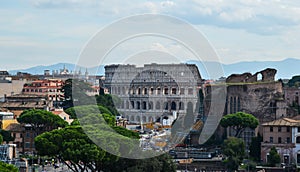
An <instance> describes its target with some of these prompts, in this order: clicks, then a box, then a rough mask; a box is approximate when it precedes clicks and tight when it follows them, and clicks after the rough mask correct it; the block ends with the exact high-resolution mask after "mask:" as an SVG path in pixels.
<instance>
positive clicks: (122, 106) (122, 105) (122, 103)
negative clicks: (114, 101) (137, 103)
mask: <svg viewBox="0 0 300 172" xmlns="http://www.w3.org/2000/svg"><path fill="white" fill-rule="evenodd" d="M124 104H125V103H124V101H121V108H122V109H124V107H125V105H124Z"/></svg>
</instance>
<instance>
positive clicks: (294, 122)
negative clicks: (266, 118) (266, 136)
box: [262, 118, 300, 126]
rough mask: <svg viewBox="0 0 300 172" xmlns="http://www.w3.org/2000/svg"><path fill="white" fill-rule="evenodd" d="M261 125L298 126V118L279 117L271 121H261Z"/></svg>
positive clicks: (299, 124) (299, 123) (299, 121)
mask: <svg viewBox="0 0 300 172" xmlns="http://www.w3.org/2000/svg"><path fill="white" fill-rule="evenodd" d="M262 126H300V120H295V119H290V118H281V119H277V120H274V121H271V122H266V123H263V124H262Z"/></svg>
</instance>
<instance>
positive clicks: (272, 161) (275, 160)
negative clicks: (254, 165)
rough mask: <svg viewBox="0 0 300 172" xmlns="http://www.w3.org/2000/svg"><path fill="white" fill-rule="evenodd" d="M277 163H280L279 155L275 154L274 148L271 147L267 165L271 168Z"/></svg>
mask: <svg viewBox="0 0 300 172" xmlns="http://www.w3.org/2000/svg"><path fill="white" fill-rule="evenodd" d="M278 163H280V155H279V154H278V153H277V150H276V148H275V147H272V148H271V150H270V152H269V156H268V164H269V166H271V167H275V166H276V164H278Z"/></svg>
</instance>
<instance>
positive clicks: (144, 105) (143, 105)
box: [142, 101, 147, 110]
mask: <svg viewBox="0 0 300 172" xmlns="http://www.w3.org/2000/svg"><path fill="white" fill-rule="evenodd" d="M142 109H144V110H146V109H147V102H146V101H143V103H142Z"/></svg>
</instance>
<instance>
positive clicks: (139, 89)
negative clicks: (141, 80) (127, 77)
mask: <svg viewBox="0 0 300 172" xmlns="http://www.w3.org/2000/svg"><path fill="white" fill-rule="evenodd" d="M136 94H137V95H141V88H140V87H138V88H137V90H136Z"/></svg>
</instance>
